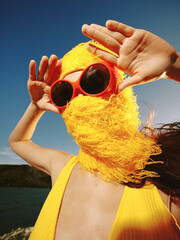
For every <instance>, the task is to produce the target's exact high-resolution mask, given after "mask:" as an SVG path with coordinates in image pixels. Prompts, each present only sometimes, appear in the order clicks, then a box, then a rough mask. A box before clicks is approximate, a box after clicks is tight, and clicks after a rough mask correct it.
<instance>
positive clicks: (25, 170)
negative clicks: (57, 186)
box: [0, 164, 51, 188]
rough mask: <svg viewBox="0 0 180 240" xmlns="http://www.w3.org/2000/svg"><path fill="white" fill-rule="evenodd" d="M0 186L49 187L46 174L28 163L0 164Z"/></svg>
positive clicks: (49, 183) (49, 180)
mask: <svg viewBox="0 0 180 240" xmlns="http://www.w3.org/2000/svg"><path fill="white" fill-rule="evenodd" d="M0 186H1V187H32V188H33V187H34V188H50V187H51V178H50V176H49V175H48V174H46V173H44V172H42V171H40V170H38V169H36V168H34V167H32V166H29V165H27V164H26V165H0Z"/></svg>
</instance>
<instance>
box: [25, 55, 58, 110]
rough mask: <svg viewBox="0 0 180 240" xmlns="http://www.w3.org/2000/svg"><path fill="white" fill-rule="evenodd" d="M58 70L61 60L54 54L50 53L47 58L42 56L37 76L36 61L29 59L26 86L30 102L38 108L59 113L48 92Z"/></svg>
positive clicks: (56, 76) (56, 77)
mask: <svg viewBox="0 0 180 240" xmlns="http://www.w3.org/2000/svg"><path fill="white" fill-rule="evenodd" d="M60 71H61V60H58V58H57V56H56V55H51V57H50V58H49V59H48V57H46V56H43V57H42V59H41V62H40V65H39V70H38V74H37V77H36V62H35V61H34V60H31V61H30V64H29V79H28V83H27V86H28V91H29V95H30V97H31V101H32V103H33V104H34V105H36V106H37V107H38V108H39V109H41V110H45V111H52V112H55V113H59V110H58V108H56V107H55V106H54V105H53V104H52V103H51V101H50V97H49V93H50V88H51V87H50V86H51V85H52V84H53V82H55V81H56V80H57V79H58V78H59V76H60Z"/></svg>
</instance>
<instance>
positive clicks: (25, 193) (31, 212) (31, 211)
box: [0, 187, 50, 236]
mask: <svg viewBox="0 0 180 240" xmlns="http://www.w3.org/2000/svg"><path fill="white" fill-rule="evenodd" d="M49 191H50V189H45V188H15V187H0V236H2V235H3V234H5V233H8V232H11V231H12V230H15V229H17V228H19V227H21V228H24V227H30V226H34V224H35V222H36V219H37V217H38V215H39V212H40V210H41V208H42V206H43V203H44V201H45V199H46V197H47V195H48V193H49Z"/></svg>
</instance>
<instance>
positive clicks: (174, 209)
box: [158, 189, 180, 225]
mask: <svg viewBox="0 0 180 240" xmlns="http://www.w3.org/2000/svg"><path fill="white" fill-rule="evenodd" d="M158 191H159V193H160V195H161V198H162V200H163V202H164V204H165V205H166V207H167V208H168V210H169V211H170V213H171V214H172V215H173V216H174V218H175V220H176V221H177V223H178V225H180V207H179V204H177V202H175V201H172V197H171V198H170V197H169V195H168V194H166V193H164V192H163V191H161V190H160V189H158Z"/></svg>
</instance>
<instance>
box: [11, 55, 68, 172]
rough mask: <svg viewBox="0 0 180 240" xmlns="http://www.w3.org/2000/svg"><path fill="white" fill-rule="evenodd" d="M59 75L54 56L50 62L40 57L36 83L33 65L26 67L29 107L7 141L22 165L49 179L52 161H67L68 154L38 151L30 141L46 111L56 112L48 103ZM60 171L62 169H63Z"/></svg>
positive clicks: (34, 65) (40, 149) (45, 150)
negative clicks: (44, 174)
mask: <svg viewBox="0 0 180 240" xmlns="http://www.w3.org/2000/svg"><path fill="white" fill-rule="evenodd" d="M59 74H60V61H58V59H57V57H56V56H55V55H52V56H51V58H50V59H48V58H47V57H43V58H42V60H41V63H40V66H39V71H38V76H37V79H36V62H35V61H33V60H32V61H31V62H30V66H29V80H28V90H29V94H30V96H31V103H30V105H29V107H28V108H27V110H26V112H25V113H24V115H23V117H22V118H21V120H20V121H19V123H18V124H17V126H16V127H15V129H14V130H13V132H12V133H11V135H10V137H9V145H10V147H11V148H12V150H13V151H14V152H16V153H17V154H18V155H19V156H20V157H22V158H23V159H24V160H25V161H27V162H28V163H30V164H31V165H32V166H34V167H36V168H38V169H40V170H42V171H44V172H46V173H48V174H49V175H51V169H52V166H51V165H52V161H54V160H55V159H57V158H59V159H60V161H62V165H63V164H64V163H63V160H66V159H67V158H68V157H69V154H66V153H64V152H62V151H60V150H54V149H48V148H43V147H40V146H38V145H36V144H34V143H33V142H32V141H31V138H32V136H33V133H34V131H35V128H36V126H37V123H38V121H39V119H40V118H41V116H42V115H43V114H44V113H45V111H46V110H50V111H54V112H56V113H59V112H58V109H57V108H55V107H54V106H53V105H52V104H51V103H50V99H49V90H50V85H51V84H52V82H53V81H55V80H56V79H57V78H58V77H59ZM62 167H63V166H62Z"/></svg>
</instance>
